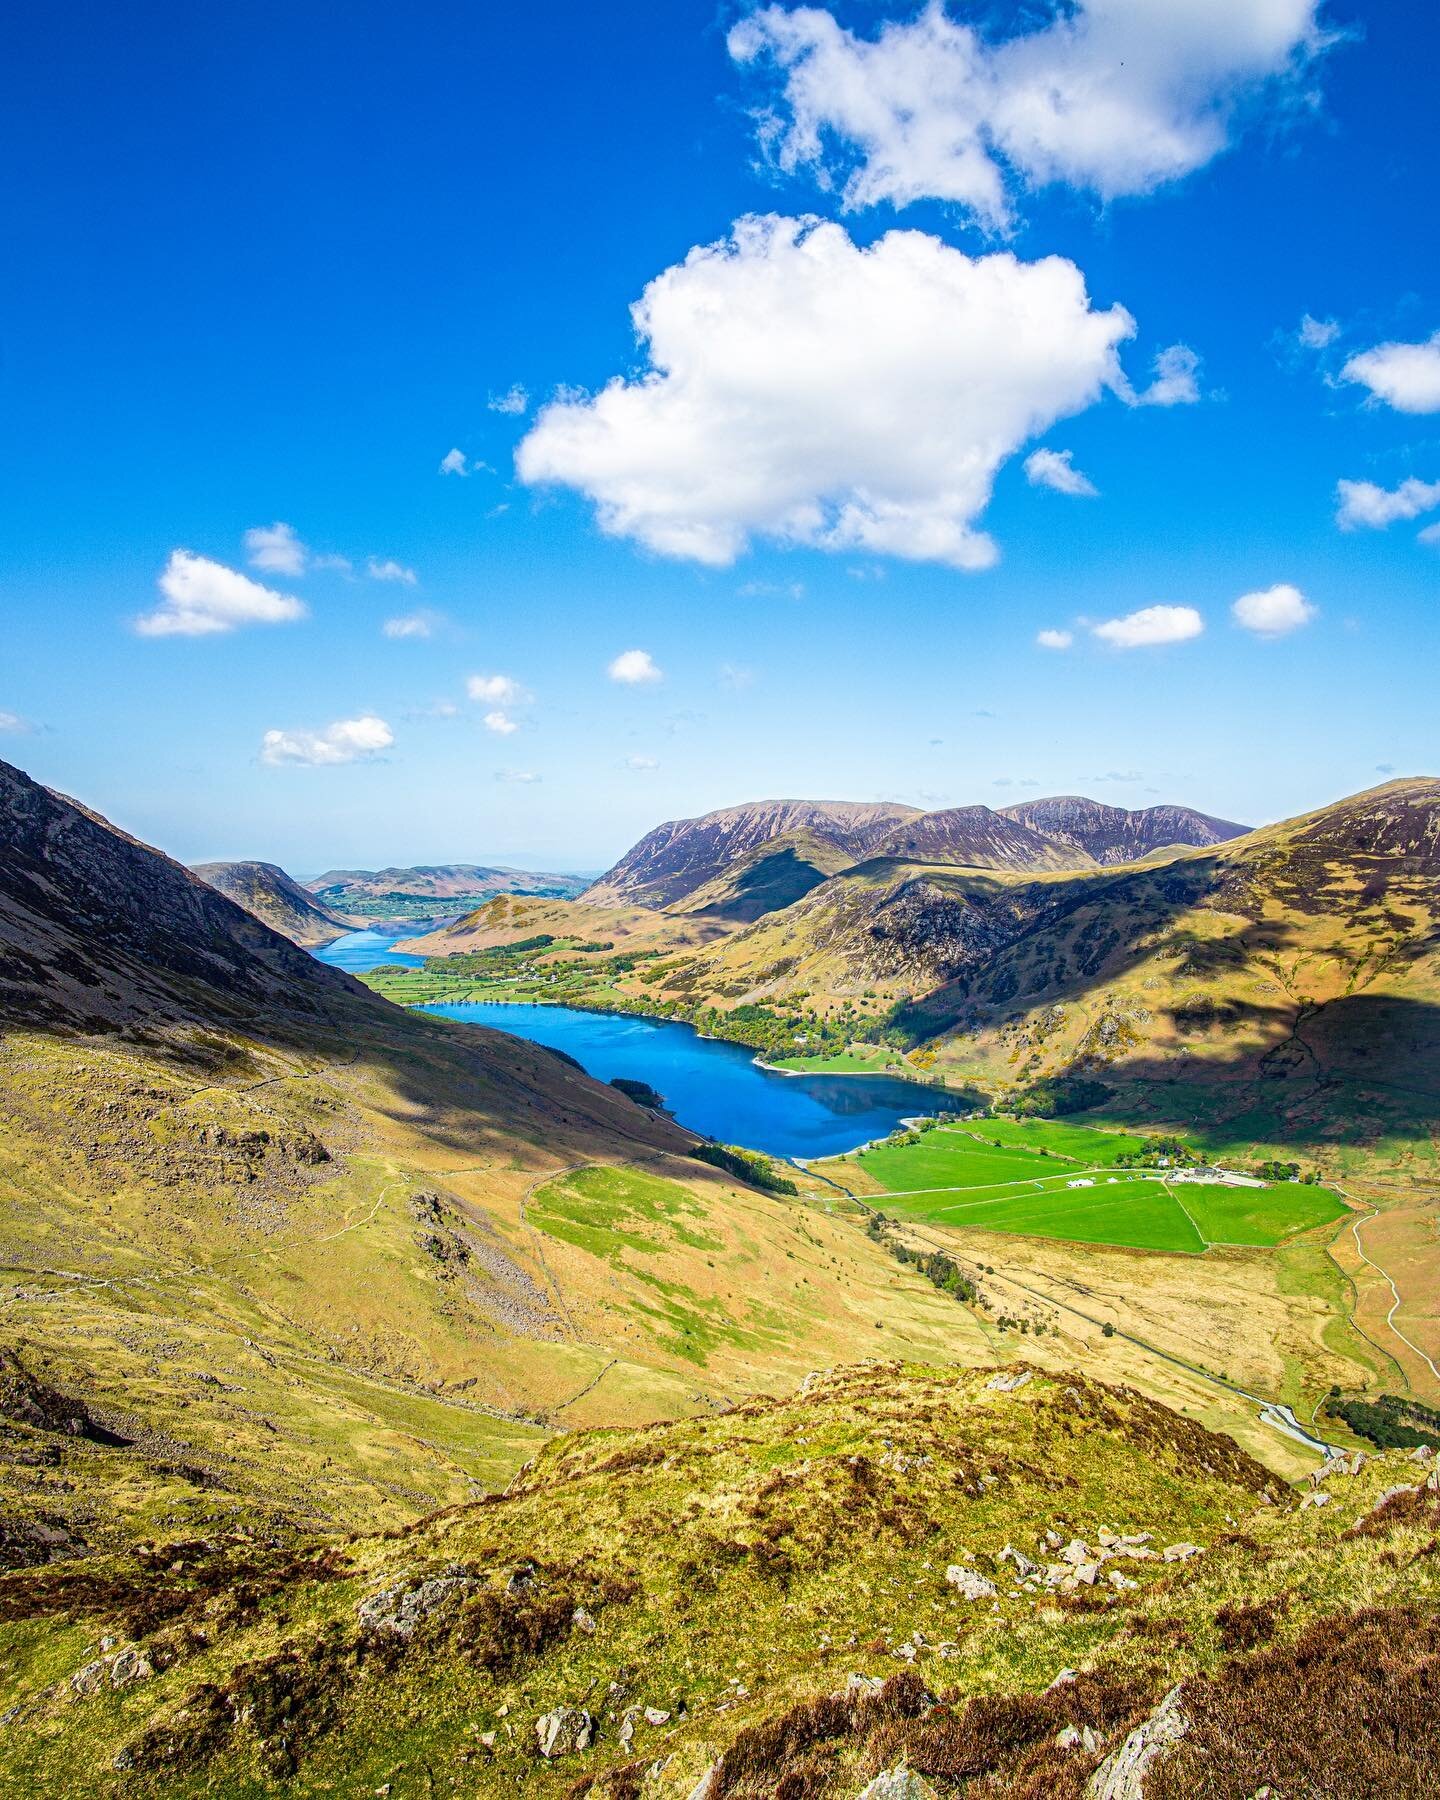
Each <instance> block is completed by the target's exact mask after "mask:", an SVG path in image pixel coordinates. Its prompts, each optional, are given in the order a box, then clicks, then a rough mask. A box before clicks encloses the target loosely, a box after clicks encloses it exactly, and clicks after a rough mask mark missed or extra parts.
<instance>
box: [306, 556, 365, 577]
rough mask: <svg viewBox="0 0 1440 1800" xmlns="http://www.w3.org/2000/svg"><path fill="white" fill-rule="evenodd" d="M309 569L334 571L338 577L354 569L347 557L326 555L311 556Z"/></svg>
mask: <svg viewBox="0 0 1440 1800" xmlns="http://www.w3.org/2000/svg"><path fill="white" fill-rule="evenodd" d="M310 567H311V568H312V569H334V570H335V572H336V573H337V574H339V575H348V574H349V573H350V571H351V569H352V568H353V567H354V564H353V563H352V562H351V561H350V558H349V557H348V556H334V555H326V556H312V557H311V558H310Z"/></svg>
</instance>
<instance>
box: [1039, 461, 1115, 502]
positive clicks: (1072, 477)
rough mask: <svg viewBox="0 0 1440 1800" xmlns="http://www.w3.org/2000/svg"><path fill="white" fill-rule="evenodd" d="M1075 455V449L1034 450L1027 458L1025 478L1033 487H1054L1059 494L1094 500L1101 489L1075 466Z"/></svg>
mask: <svg viewBox="0 0 1440 1800" xmlns="http://www.w3.org/2000/svg"><path fill="white" fill-rule="evenodd" d="M1074 455H1075V452H1074V451H1073V450H1033V451H1031V453H1030V455H1029V456H1027V457H1026V458H1025V478H1026V480H1027V481H1028V482H1029V483H1030V485H1031V487H1048V488H1054V490H1055V492H1056V493H1057V494H1074V495H1076V496H1077V498H1083V499H1087V500H1093V499H1095V498H1096V496H1097V495H1098V494H1099V492H1100V490H1099V488H1097V487H1096V485H1095V483H1094V482H1093V481H1092V480H1091V479H1090V477H1089V476H1088V475H1082V474H1081V473H1080V471H1079V469H1077V468H1076V467H1075V464H1074V460H1073V459H1074Z"/></svg>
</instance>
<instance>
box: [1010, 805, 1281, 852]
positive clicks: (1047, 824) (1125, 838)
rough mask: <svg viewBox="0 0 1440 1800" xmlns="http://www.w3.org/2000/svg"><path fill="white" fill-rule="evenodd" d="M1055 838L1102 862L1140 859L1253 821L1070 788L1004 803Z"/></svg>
mask: <svg viewBox="0 0 1440 1800" xmlns="http://www.w3.org/2000/svg"><path fill="white" fill-rule="evenodd" d="M1000 810H1001V812H1002V814H1003V815H1004V816H1005V818H1007V819H1014V820H1016V821H1017V822H1018V823H1019V824H1021V825H1027V826H1029V828H1030V829H1031V830H1032V831H1036V832H1039V833H1040V834H1041V835H1042V836H1043V837H1047V838H1049V839H1050V840H1051V841H1052V842H1055V843H1060V844H1066V845H1069V846H1070V847H1071V848H1072V849H1074V850H1076V851H1078V852H1079V853H1081V854H1082V855H1083V856H1085V857H1088V858H1089V859H1090V860H1091V861H1094V862H1097V863H1127V862H1139V861H1140V860H1141V858H1142V857H1146V856H1149V855H1151V854H1152V853H1153V852H1155V851H1156V850H1164V849H1166V848H1168V847H1170V846H1172V845H1176V844H1191V845H1195V846H1196V847H1204V846H1205V845H1208V844H1223V843H1226V842H1228V841H1229V839H1231V838H1237V837H1243V836H1244V834H1245V833H1246V832H1247V831H1248V830H1249V829H1250V827H1249V826H1248V825H1236V824H1234V823H1233V822H1232V821H1230V820H1228V819H1212V818H1211V817H1210V816H1209V814H1208V813H1201V812H1195V811H1194V810H1193V808H1191V807H1188V806H1144V807H1140V808H1138V809H1136V810H1135V811H1133V812H1132V811H1129V810H1127V809H1126V808H1125V807H1123V806H1105V805H1103V804H1102V803H1101V802H1100V801H1098V800H1086V799H1083V798H1081V797H1080V796H1078V795H1072V794H1066V795H1062V796H1059V797H1057V798H1055V799H1051V800H1026V801H1022V802H1021V804H1020V805H1018V806H1005V807H1002V808H1001V809H1000Z"/></svg>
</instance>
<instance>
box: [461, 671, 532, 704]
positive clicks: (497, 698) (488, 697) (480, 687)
mask: <svg viewBox="0 0 1440 1800" xmlns="http://www.w3.org/2000/svg"><path fill="white" fill-rule="evenodd" d="M465 692H466V693H467V694H469V696H470V698H471V699H472V700H484V701H488V702H489V704H490V705H492V706H513V705H514V704H515V702H516V701H517V700H523V699H524V697H525V693H524V689H523V688H522V687H521V686H520V683H519V682H518V681H515V680H514V679H513V678H512V677H511V676H509V675H472V676H471V677H470V679H469V680H468V681H467V682H466V683H465Z"/></svg>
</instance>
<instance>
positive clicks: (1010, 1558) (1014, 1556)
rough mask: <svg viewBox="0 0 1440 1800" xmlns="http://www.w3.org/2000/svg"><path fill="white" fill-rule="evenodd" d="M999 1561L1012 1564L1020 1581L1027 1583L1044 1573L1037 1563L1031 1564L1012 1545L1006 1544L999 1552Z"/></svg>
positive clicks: (1027, 1558)
mask: <svg viewBox="0 0 1440 1800" xmlns="http://www.w3.org/2000/svg"><path fill="white" fill-rule="evenodd" d="M1000 1560H1001V1562H1009V1563H1014V1565H1015V1573H1016V1574H1017V1575H1018V1576H1019V1577H1020V1579H1021V1581H1029V1580H1031V1579H1032V1578H1033V1577H1034V1576H1037V1575H1043V1574H1044V1573H1045V1571H1044V1570H1043V1569H1042V1568H1041V1567H1040V1565H1039V1563H1033V1562H1031V1560H1030V1558H1029V1557H1028V1556H1025V1555H1024V1554H1023V1553H1022V1552H1021V1551H1019V1550H1017V1549H1016V1548H1015V1546H1014V1545H1013V1544H1007V1545H1006V1546H1005V1548H1004V1549H1003V1550H1002V1551H1001V1552H1000Z"/></svg>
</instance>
